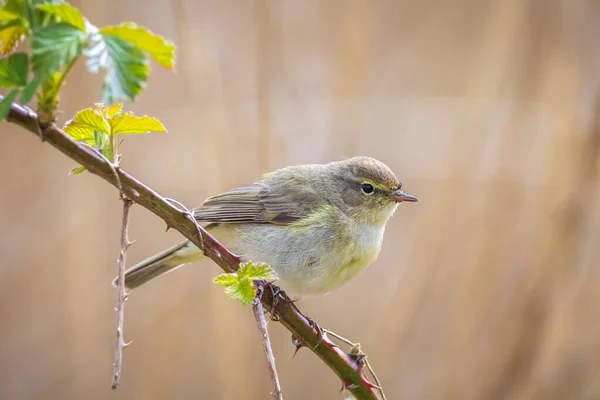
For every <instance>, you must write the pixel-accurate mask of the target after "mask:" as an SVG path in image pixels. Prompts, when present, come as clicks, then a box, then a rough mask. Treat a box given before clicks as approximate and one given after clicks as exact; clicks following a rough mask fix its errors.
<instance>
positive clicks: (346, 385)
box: [340, 379, 358, 393]
mask: <svg viewBox="0 0 600 400" xmlns="http://www.w3.org/2000/svg"><path fill="white" fill-rule="evenodd" d="M357 387H358V386H357V385H356V384H355V383H351V382H350V381H347V380H345V379H344V380H342V388H341V389H340V393H341V392H343V391H344V389H355V388H357Z"/></svg>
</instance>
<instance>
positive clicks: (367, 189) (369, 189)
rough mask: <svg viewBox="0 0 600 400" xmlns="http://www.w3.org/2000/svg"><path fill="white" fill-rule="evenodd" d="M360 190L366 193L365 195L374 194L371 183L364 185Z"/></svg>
mask: <svg viewBox="0 0 600 400" xmlns="http://www.w3.org/2000/svg"><path fill="white" fill-rule="evenodd" d="M360 190H361V191H362V192H363V193H364V194H371V193H373V190H374V189H373V185H371V184H370V183H363V184H362V185H361V187H360Z"/></svg>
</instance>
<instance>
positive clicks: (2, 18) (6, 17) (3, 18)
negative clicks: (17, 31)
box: [0, 8, 21, 22]
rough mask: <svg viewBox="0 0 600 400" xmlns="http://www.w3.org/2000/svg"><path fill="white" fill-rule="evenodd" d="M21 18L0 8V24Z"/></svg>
mask: <svg viewBox="0 0 600 400" xmlns="http://www.w3.org/2000/svg"><path fill="white" fill-rule="evenodd" d="M19 18H21V17H20V15H19V14H16V13H14V12H11V11H7V10H5V9H3V8H0V22H9V21H12V20H14V19H19Z"/></svg>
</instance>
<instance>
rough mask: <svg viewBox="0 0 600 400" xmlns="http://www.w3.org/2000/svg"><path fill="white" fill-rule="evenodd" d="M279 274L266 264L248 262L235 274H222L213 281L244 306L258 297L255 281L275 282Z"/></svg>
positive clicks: (241, 265)
mask: <svg viewBox="0 0 600 400" xmlns="http://www.w3.org/2000/svg"><path fill="white" fill-rule="evenodd" d="M276 279H277V274H276V273H275V271H273V269H272V268H271V267H270V266H269V265H267V264H264V263H256V264H255V263H253V262H251V261H250V262H247V263H242V264H240V268H239V269H238V271H237V272H236V273H233V274H221V275H219V276H217V277H216V278H215V279H213V282H214V283H216V284H217V285H221V286H225V287H226V288H225V293H226V294H227V295H228V296H229V297H231V298H232V299H235V300H238V301H239V302H241V303H242V304H250V303H252V301H253V300H254V298H255V297H256V286H254V281H258V280H265V281H274V280H276Z"/></svg>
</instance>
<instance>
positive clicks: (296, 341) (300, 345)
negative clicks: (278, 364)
mask: <svg viewBox="0 0 600 400" xmlns="http://www.w3.org/2000/svg"><path fill="white" fill-rule="evenodd" d="M292 344H293V345H294V346H296V350H294V355H293V356H292V358H294V357H296V353H298V350H300V349H301V348H303V347H306V345H305V344H304V342H303V341H302V340H300V339H298V338H297V337H296V336H295V335H292Z"/></svg>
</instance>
